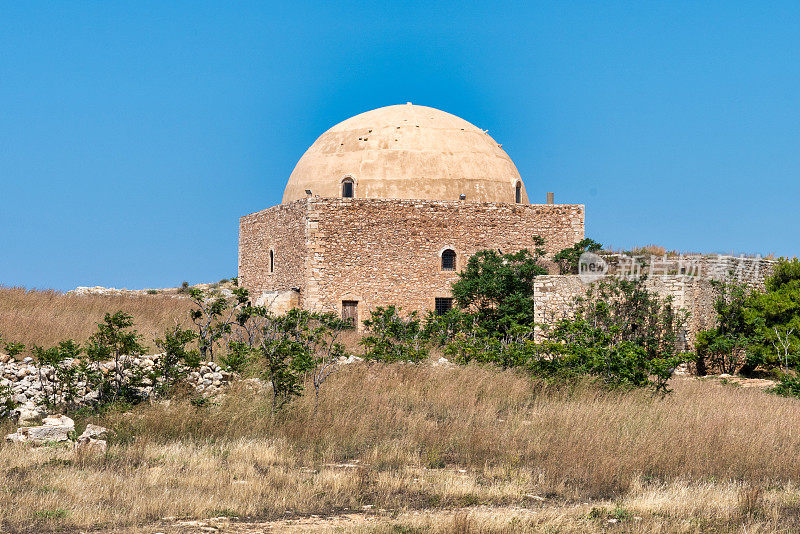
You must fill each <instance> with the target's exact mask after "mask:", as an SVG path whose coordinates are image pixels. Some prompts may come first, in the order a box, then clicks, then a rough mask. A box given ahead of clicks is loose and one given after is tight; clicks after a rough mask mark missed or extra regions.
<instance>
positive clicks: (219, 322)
mask: <svg viewBox="0 0 800 534" xmlns="http://www.w3.org/2000/svg"><path fill="white" fill-rule="evenodd" d="M233 295H234V300H233V302H229V300H228V299H227V298H225V296H224V295H223V294H222V293H221V292H219V291H210V292H206V291H203V290H202V289H199V288H192V289H190V290H189V299H190V300H191V301H192V302H193V303H194V305H195V306H196V307H197V308H196V309H194V310H192V311H191V312H189V316H190V317H191V319H192V322H193V323H194V324H195V327H196V328H197V345H198V348H199V350H200V359H201V360H203V361H206V360H213V359H214V344H215V343H216V342H217V341H218V340H219V339H220V338H222V337H223V336H225V335H227V334H230V333H231V327H232V326H233V325H234V324H236V322H237V314H239V313H240V312H241V310H242V308H243V307H245V306H247V304H248V301H249V297H248V294H247V290H246V289H244V288H241V287H236V288H235V289H234V290H233Z"/></svg>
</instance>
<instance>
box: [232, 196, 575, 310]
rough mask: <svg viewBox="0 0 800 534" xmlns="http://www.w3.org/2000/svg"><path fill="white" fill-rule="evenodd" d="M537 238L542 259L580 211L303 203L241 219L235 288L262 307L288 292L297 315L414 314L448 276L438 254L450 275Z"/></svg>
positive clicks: (564, 240) (565, 239) (564, 239)
mask: <svg viewBox="0 0 800 534" xmlns="http://www.w3.org/2000/svg"><path fill="white" fill-rule="evenodd" d="M537 235H538V236H542V237H543V238H544V239H545V248H546V250H547V251H548V252H549V253H553V252H557V251H559V250H561V249H563V248H565V247H567V246H570V245H572V244H573V243H575V242H576V241H579V240H580V239H582V238H583V237H584V207H583V206H582V205H558V204H556V205H553V204H539V205H535V204H534V205H531V204H503V203H481V202H462V201H420V200H380V199H340V198H309V199H304V200H297V201H294V202H291V203H288V204H282V205H279V206H274V207H272V208H269V209H266V210H263V211H259V212H257V213H253V214H251V215H247V216H245V217H242V218H241V220H240V229H239V281H240V284H241V285H242V286H243V287H246V288H247V289H249V290H250V292H251V295H253V297H254V299H256V300H258V299H260V300H261V301H262V302H266V301H267V300H268V299H269V298H270V295H276V294H279V293H281V292H286V291H289V290H291V288H297V289H299V290H300V293H299V298H298V300H297V302H298V303H299V304H300V305H302V306H303V307H304V308H307V309H314V310H320V311H323V310H324V311H333V312H337V313H338V312H340V311H341V305H342V301H343V300H355V301H358V302H359V305H358V314H359V319H360V320H362V319H364V318H366V317H367V315H368V310H369V309H373V308H375V307H376V306H381V305H388V304H396V305H399V306H402V307H403V309H404V310H405V311H412V310H417V311H420V312H424V311H426V310H432V309H433V307H434V301H435V298H436V297H449V296H450V284H451V283H452V282H453V281H454V280H456V278H457V275H456V272H457V271H442V269H441V253H442V251H444V250H445V249H448V248H450V249H453V250H454V251H455V252H456V255H457V257H456V270H460V269H461V268H462V266H463V265H464V262H466V260H467V258H469V257H470V256H471V255H472V254H474V253H475V252H477V251H478V250H481V249H484V248H491V249H500V250H502V251H503V252H516V251H518V250H520V249H522V248H533V247H534V243H533V238H534V236H537ZM270 249H272V250H273V251H274V258H275V270H274V273H269V251H270Z"/></svg>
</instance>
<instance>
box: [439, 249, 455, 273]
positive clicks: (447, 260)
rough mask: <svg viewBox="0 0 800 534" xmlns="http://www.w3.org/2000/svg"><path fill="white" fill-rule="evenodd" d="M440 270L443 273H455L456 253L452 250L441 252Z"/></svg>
mask: <svg viewBox="0 0 800 534" xmlns="http://www.w3.org/2000/svg"><path fill="white" fill-rule="evenodd" d="M442 270H443V271H455V270H456V251H455V250H452V249H449V248H448V249H446V250H445V251H444V252H442Z"/></svg>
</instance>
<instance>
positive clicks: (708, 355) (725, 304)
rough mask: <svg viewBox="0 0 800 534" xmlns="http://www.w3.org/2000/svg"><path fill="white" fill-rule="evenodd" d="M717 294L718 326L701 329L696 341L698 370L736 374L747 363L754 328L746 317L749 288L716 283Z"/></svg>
mask: <svg viewBox="0 0 800 534" xmlns="http://www.w3.org/2000/svg"><path fill="white" fill-rule="evenodd" d="M714 285H715V286H716V287H717V290H718V295H717V298H716V300H715V302H714V309H715V310H716V312H717V319H716V326H715V327H714V328H712V329H708V330H703V331H701V332H698V334H697V339H696V341H695V353H696V356H697V360H696V362H697V373H698V374H699V375H701V376H702V375H705V374H706V373H707V370H708V366H709V365H711V366H713V367H714V368H717V369H719V370H720V371H722V372H723V373H730V374H732V373H734V372H736V370H737V367H738V366H739V365H740V364H742V363H744V361H745V358H746V354H747V350H748V347H749V345H750V339H751V337H752V328H751V326H750V324H748V322H747V319H746V317H745V310H746V309H747V305H748V299H749V298H751V297H750V295H749V292H748V290H747V287H746V286H744V285H740V284H728V283H719V282H714Z"/></svg>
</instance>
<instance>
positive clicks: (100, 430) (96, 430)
mask: <svg viewBox="0 0 800 534" xmlns="http://www.w3.org/2000/svg"><path fill="white" fill-rule="evenodd" d="M106 436H108V429H107V428H104V427H102V426H98V425H93V424H91V423H89V424H88V425H86V429H85V430H84V431H83V434H81V435H80V437H79V438H78V441H80V440H81V439H83V438H87V439H102V438H104V437H106Z"/></svg>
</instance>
